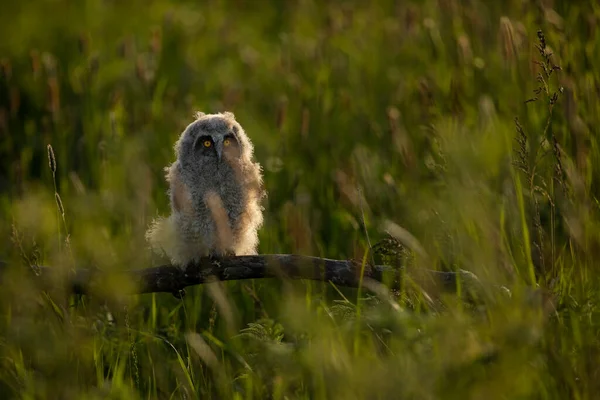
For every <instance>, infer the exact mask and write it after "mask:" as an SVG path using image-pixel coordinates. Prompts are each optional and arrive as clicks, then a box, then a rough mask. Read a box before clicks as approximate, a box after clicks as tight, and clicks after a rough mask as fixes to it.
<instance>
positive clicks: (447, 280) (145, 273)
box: [39, 254, 473, 294]
mask: <svg viewBox="0 0 600 400" xmlns="http://www.w3.org/2000/svg"><path fill="white" fill-rule="evenodd" d="M361 269H362V265H361V264H360V263H358V262H355V261H352V260H331V259H326V258H317V257H308V256H299V255H289V254H269V255H256V256H238V257H223V258H212V259H211V258H205V259H202V260H201V261H200V262H199V263H197V264H192V265H189V266H188V267H187V268H185V269H182V268H177V267H174V266H172V265H162V266H159V267H153V268H145V269H138V270H128V271H122V272H119V273H117V275H118V276H116V277H115V275H114V273H111V274H110V276H111V277H112V278H113V279H114V278H117V279H118V278H119V277H121V278H123V279H128V280H129V281H130V282H133V283H134V286H135V289H132V290H131V291H130V294H133V293H153V292H167V293H179V291H180V290H183V289H184V288H186V287H188V286H193V285H201V284H204V283H208V282H213V281H230V280H243V279H261V278H283V279H285V278H287V279H309V280H316V281H328V282H331V283H333V284H335V285H337V286H346V287H358V285H359V282H360V273H361ZM51 271H52V268H50V267H42V268H40V270H39V274H40V275H41V276H42V277H43V276H44V275H48V274H51V273H52V272H51ZM108 275H109V274H107V273H105V272H103V271H100V270H92V269H79V270H77V271H76V272H75V273H74V274H73V275H72V276H71V277H70V278H69V279H70V281H69V283H70V285H71V290H72V292H73V293H76V294H87V293H91V292H93V287H94V286H95V285H100V284H101V283H102V282H103V281H104V280H105V279H107V277H108ZM401 275H402V274H401V269H400V270H399V269H397V268H392V267H389V266H383V265H377V266H371V265H365V266H364V275H363V277H364V278H366V279H371V280H374V281H378V282H385V283H388V284H392V285H393V286H396V285H397V284H399V281H400V277H401ZM426 275H428V276H430V277H431V279H432V280H433V281H435V282H436V283H439V284H441V285H442V286H445V287H454V285H455V284H456V280H457V278H458V277H459V276H463V275H464V276H465V277H470V278H472V277H473V275H472V274H470V273H468V272H461V273H456V272H439V271H432V270H426Z"/></svg>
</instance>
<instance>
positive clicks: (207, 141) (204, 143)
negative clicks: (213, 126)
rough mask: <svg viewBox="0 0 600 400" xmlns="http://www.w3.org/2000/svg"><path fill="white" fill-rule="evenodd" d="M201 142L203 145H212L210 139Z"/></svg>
mask: <svg viewBox="0 0 600 400" xmlns="http://www.w3.org/2000/svg"><path fill="white" fill-rule="evenodd" d="M202 144H203V145H204V147H210V146H211V145H212V143H211V142H210V140H205V141H204V142H203V143H202Z"/></svg>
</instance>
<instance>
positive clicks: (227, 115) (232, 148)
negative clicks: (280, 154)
mask: <svg viewBox="0 0 600 400" xmlns="http://www.w3.org/2000/svg"><path fill="white" fill-rule="evenodd" d="M195 117H196V120H195V121H194V122H192V123H191V124H189V125H188V126H187V128H185V130H184V131H183V133H182V134H181V136H180V138H179V140H178V141H177V143H176V144H175V152H176V154H177V157H178V158H179V160H180V161H181V162H182V163H183V164H189V165H198V166H202V165H208V164H212V165H216V166H218V165H219V164H221V163H224V162H228V163H231V162H232V161H236V160H237V161H241V162H245V161H250V159H251V158H252V151H253V148H252V143H251V142H250V139H249V138H248V137H247V136H246V133H245V132H244V130H243V129H242V127H241V125H240V124H239V123H238V122H237V121H236V120H235V116H234V115H233V113H231V112H224V113H218V114H204V113H201V112H198V113H196V114H195Z"/></svg>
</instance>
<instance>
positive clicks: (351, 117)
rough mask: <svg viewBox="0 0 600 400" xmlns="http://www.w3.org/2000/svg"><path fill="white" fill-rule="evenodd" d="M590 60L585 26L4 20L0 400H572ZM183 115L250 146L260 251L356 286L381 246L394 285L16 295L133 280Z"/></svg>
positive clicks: (482, 17)
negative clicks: (52, 275)
mask: <svg viewBox="0 0 600 400" xmlns="http://www.w3.org/2000/svg"><path fill="white" fill-rule="evenodd" d="M396 3H398V4H396ZM551 3H553V5H552V6H550V4H551ZM542 4H545V5H542ZM550 7H553V8H550ZM539 29H541V30H542V31H543V33H544V35H545V36H544V37H545V41H546V42H547V46H548V49H547V50H548V52H550V51H551V52H552V56H551V57H545V56H544V55H545V54H546V53H543V54H541V53H540V51H538V49H537V48H536V46H537V45H539V44H540V39H539V38H538V35H537V31H538V30H539ZM598 49H600V6H598V5H595V4H593V2H588V4H584V3H583V2H572V1H558V0H557V1H554V2H533V1H516V0H511V1H498V2H491V1H481V0H473V1H457V0H438V1H433V0H420V1H417V0H412V1H405V2H395V1H385V0H381V1H377V2H375V3H372V4H369V2H363V1H344V2H341V1H340V2H329V4H326V2H318V1H311V0H299V1H290V2H283V1H281V2H280V1H271V2H264V3H261V5H260V7H259V5H258V3H256V2H234V1H225V0H221V1H218V0H214V1H206V2H203V4H202V5H199V4H196V2H191V1H177V2H176V1H171V2H169V1H167V0H155V1H150V2H142V1H128V2H116V1H100V0H89V1H81V2H69V3H67V2H66V1H61V0H54V1H50V0H32V1H29V2H27V4H26V3H22V4H21V3H18V2H13V3H11V4H8V3H7V4H4V5H3V11H2V12H1V13H0V188H1V189H0V216H1V219H0V221H2V223H1V224H0V237H2V238H4V240H2V241H0V259H2V260H4V261H6V262H7V263H8V265H9V266H7V267H6V268H4V269H3V272H2V277H1V281H2V290H1V291H0V327H1V328H0V363H1V369H0V397H2V398H28V399H33V398H53V399H54V398H64V399H71V398H72V399H80V398H90V399H94V398H98V399H99V398H115V399H116V398H119V399H121V398H122V399H153V398H159V399H169V398H173V399H179V398H187V399H190V398H225V399H264V398H273V399H292V398H311V399H312V398H314V399H324V398H327V399H329V398H333V399H337V398H339V399H353V398H357V399H391V398H407V399H438V398H443V399H465V398H469V399H481V398H486V399H500V398H502V399H525V398H527V399H530V398H531V399H568V398H572V399H593V398H596V397H597V393H598V391H599V390H600V383H599V382H600V379H599V378H600V367H599V366H598V365H599V364H598V357H599V356H600V315H599V314H598V312H599V310H600V308H599V301H600V291H599V286H598V284H599V278H600V275H599V274H598V259H600V207H599V202H598V200H597V199H598V191H599V190H600V186H599V184H600V175H599V173H600V164H599V163H598V161H599V155H600V147H599V141H598V136H597V133H598V128H597V127H598V126H600V100H599V98H600V96H599V94H600V67H599V66H600V51H598ZM553 65H559V66H560V67H561V70H556V71H553V72H552V73H551V74H549V73H546V72H544V68H543V66H545V67H546V70H547V71H549V69H551V68H552V66H553ZM538 77H541V78H540V79H538ZM537 88H541V90H536V89H537ZM555 94H556V97H554V96H555ZM533 98H537V100H535V101H531V102H526V101H527V100H529V99H533ZM197 110H200V111H204V112H218V111H224V110H230V111H233V112H234V113H235V115H236V117H237V120H238V121H239V122H240V123H241V124H242V126H243V127H244V128H245V130H246V132H247V133H248V134H249V135H250V137H251V138H252V140H253V142H254V145H255V153H256V158H257V159H258V160H259V161H260V162H261V163H262V165H263V166H264V173H265V185H266V188H267V190H268V194H269V196H268V199H267V201H266V203H265V225H264V227H263V229H262V230H261V232H260V248H259V250H260V252H261V253H295V254H306V255H314V256H320V257H328V258H338V259H347V258H353V259H355V260H358V261H369V260H370V259H371V253H369V244H368V240H367V233H368V235H369V238H370V241H371V243H372V244H375V243H377V242H379V241H381V240H382V239H384V238H386V237H387V234H386V232H385V229H386V227H390V226H391V227H395V228H394V229H392V233H393V232H400V234H399V236H400V238H401V239H403V241H404V242H405V244H407V245H408V247H409V250H411V251H408V254H404V255H403V256H402V257H400V258H402V259H403V263H404V264H406V265H407V266H409V268H408V269H407V270H406V271H405V272H403V274H404V276H405V279H404V280H403V284H402V287H401V288H400V289H398V290H393V291H390V292H388V293H386V292H381V291H378V292H377V293H374V292H373V291H371V290H369V288H368V287H362V288H361V289H360V290H355V289H348V288H335V287H333V286H332V285H331V284H328V283H326V282H305V281H295V282H282V281H277V280H255V281H243V282H242V281H240V282H227V283H223V284H219V285H216V284H215V285H206V286H198V287H193V288H190V289H189V290H188V292H187V296H186V297H185V298H184V299H183V300H178V299H176V298H174V297H173V296H171V295H169V294H145V295H139V296H127V295H123V294H122V293H123V291H124V288H125V287H126V286H127V285H128V284H129V283H128V282H121V281H115V282H110V283H107V284H106V285H105V287H102V288H100V290H99V292H98V293H96V294H95V295H93V296H83V297H80V298H75V297H73V296H71V295H70V294H69V293H68V292H67V291H66V290H65V289H64V287H62V286H61V282H62V281H61V280H60V279H57V281H56V282H52V283H53V285H51V286H52V288H50V289H45V290H42V288H41V287H40V285H39V284H38V281H37V280H36V279H35V276H34V268H33V266H35V265H37V264H41V265H47V266H50V267H51V268H53V269H56V270H57V271H63V272H68V271H69V270H70V269H72V268H76V267H82V268H83V267H90V266H94V267H97V268H100V269H102V270H105V271H107V272H110V271H116V270H122V269H128V268H144V267H148V266H150V265H156V264H157V263H159V262H160V261H161V260H158V259H156V258H153V256H152V254H151V253H150V251H149V250H148V248H147V244H146V243H145V242H144V232H145V230H146V228H147V226H148V224H149V223H150V221H151V220H152V218H154V217H155V216H156V215H159V214H162V215H164V214H166V213H167V212H168V198H167V196H166V190H167V186H166V182H165V180H164V177H163V168H164V166H166V165H167V164H169V163H170V162H172V160H173V157H174V155H173V144H174V142H175V140H176V138H177V137H178V135H179V134H180V132H181V131H182V129H183V128H184V127H185V126H186V125H187V124H188V123H189V122H190V121H191V120H192V115H193V113H194V111H197ZM515 119H517V120H515ZM48 145H51V146H52V149H53V153H54V156H55V163H54V164H55V168H56V171H55V174H53V170H52V168H53V164H52V163H50V164H49V160H48V148H47V146H48ZM63 211H64V213H63ZM400 228H401V229H400ZM365 229H366V231H365ZM397 236H398V235H397ZM407 239H408V240H407ZM376 257H379V258H382V257H383V259H384V260H386V261H387V262H389V263H392V264H394V263H397V260H396V258H397V257H394V256H387V257H384V256H382V255H380V254H376ZM422 268H428V269H445V270H458V269H463V270H467V271H471V272H472V273H474V274H476V275H477V277H478V278H479V281H480V283H481V285H479V289H478V290H477V291H476V292H473V291H471V290H470V288H469V287H464V286H459V287H458V290H457V292H447V291H441V290H440V289H439V288H437V287H436V286H433V285H431V284H430V283H429V282H428V281H427V280H426V279H422V278H420V274H419V271H420V270H421V269H422ZM57 276H61V275H60V274H57ZM502 286H503V287H504V288H506V289H508V290H509V292H510V295H508V293H507V291H506V290H504V289H501V288H500V287H502ZM382 293H383V294H382Z"/></svg>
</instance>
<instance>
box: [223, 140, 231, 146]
mask: <svg viewBox="0 0 600 400" xmlns="http://www.w3.org/2000/svg"><path fill="white" fill-rule="evenodd" d="M230 144H231V139H225V140H223V146H229V145H230Z"/></svg>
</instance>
